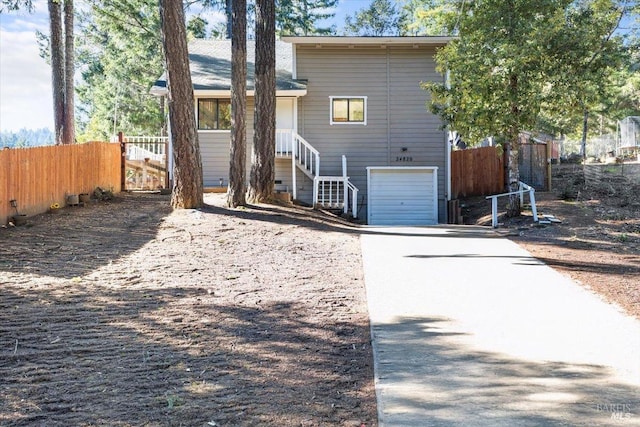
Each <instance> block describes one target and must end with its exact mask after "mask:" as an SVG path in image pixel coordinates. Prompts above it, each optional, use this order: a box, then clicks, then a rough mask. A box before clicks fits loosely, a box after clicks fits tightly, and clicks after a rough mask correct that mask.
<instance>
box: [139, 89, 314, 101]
mask: <svg viewBox="0 0 640 427" xmlns="http://www.w3.org/2000/svg"><path fill="white" fill-rule="evenodd" d="M149 93H150V94H151V95H153V96H167V94H168V91H167V88H165V87H158V86H154V87H152V88H151V90H150V91H149ZM193 94H194V96H195V97H196V98H202V97H204V96H209V97H218V98H230V97H231V91H228V90H216V89H196V90H194V91H193ZM306 94H307V89H288V90H283V89H278V90H276V96H290V97H296V98H297V97H301V96H305V95H306ZM247 96H255V90H247Z"/></svg>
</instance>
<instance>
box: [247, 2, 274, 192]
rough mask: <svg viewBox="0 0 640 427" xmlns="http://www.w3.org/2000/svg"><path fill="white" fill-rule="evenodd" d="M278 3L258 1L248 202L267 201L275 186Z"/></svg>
mask: <svg viewBox="0 0 640 427" xmlns="http://www.w3.org/2000/svg"><path fill="white" fill-rule="evenodd" d="M275 22H276V12H275V0H256V66H255V85H256V90H255V103H256V107H255V125H254V126H255V127H254V137H253V162H252V165H251V177H250V185H249V200H251V201H252V202H268V201H270V200H272V199H273V190H274V185H275V139H276V70H275V69H276V67H275V66H276V55H275V50H276V49H275V48H276V25H275Z"/></svg>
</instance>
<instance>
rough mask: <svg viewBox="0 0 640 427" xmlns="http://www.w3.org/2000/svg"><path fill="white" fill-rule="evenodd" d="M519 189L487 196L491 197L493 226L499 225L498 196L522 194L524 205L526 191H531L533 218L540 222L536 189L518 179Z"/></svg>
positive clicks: (521, 201)
mask: <svg viewBox="0 0 640 427" xmlns="http://www.w3.org/2000/svg"><path fill="white" fill-rule="evenodd" d="M518 187H519V190H518V191H511V192H509V193H502V194H494V195H493V196H487V197H485V198H486V199H491V226H492V227H493V228H496V227H498V197H503V196H511V195H513V194H519V195H520V206H522V205H524V193H529V203H531V213H532V214H533V220H534V221H535V222H538V210H537V208H536V196H535V192H536V190H535V189H534V188H533V187H531V186H529V185H527V184H525V183H524V182H522V181H518Z"/></svg>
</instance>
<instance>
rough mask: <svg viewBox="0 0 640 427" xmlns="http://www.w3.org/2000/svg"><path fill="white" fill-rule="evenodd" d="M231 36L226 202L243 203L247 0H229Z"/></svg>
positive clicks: (245, 136) (245, 151)
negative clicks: (229, 127) (229, 139)
mask: <svg viewBox="0 0 640 427" xmlns="http://www.w3.org/2000/svg"><path fill="white" fill-rule="evenodd" d="M232 14H233V19H232V30H231V34H232V38H231V142H230V159H229V188H228V191H227V205H228V206H230V207H234V208H235V207H238V206H241V205H244V204H245V203H246V198H245V193H246V179H247V172H246V171H247V168H246V153H247V141H246V138H247V130H246V116H247V2H246V0H233V7H232Z"/></svg>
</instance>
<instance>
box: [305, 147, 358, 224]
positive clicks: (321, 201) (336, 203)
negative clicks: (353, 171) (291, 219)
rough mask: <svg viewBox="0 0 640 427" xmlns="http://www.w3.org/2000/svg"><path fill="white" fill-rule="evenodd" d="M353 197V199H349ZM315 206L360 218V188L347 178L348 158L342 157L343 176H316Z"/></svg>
mask: <svg viewBox="0 0 640 427" xmlns="http://www.w3.org/2000/svg"><path fill="white" fill-rule="evenodd" d="M349 196H351V197H349ZM313 200H314V205H319V206H322V207H324V208H329V209H342V211H343V212H344V213H345V214H347V213H349V207H351V216H353V217H354V218H356V217H357V216H358V208H357V205H358V188H357V187H356V186H355V185H353V183H352V182H351V181H349V177H348V176H347V157H346V156H344V155H343V156H342V176H322V175H320V176H316V177H315V178H314V180H313Z"/></svg>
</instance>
